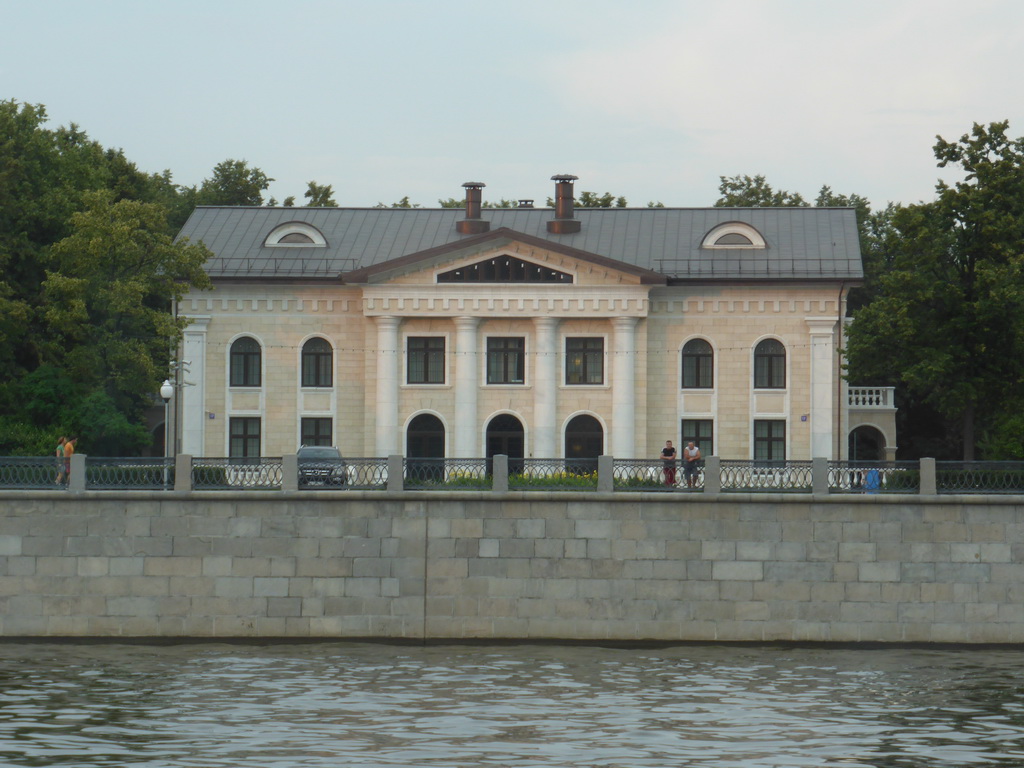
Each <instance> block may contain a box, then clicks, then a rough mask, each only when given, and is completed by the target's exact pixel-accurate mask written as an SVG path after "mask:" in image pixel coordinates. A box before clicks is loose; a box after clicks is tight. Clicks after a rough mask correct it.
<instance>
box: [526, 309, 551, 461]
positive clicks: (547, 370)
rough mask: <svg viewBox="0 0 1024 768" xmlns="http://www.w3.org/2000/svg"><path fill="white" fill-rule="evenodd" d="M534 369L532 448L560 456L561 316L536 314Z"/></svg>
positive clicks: (538, 453)
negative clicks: (559, 320) (559, 359)
mask: <svg viewBox="0 0 1024 768" xmlns="http://www.w3.org/2000/svg"><path fill="white" fill-rule="evenodd" d="M533 324H534V328H535V329H536V338H535V339H534V348H535V350H534V355H533V359H534V360H535V361H536V363H535V365H534V370H533V451H532V452H527V455H528V456H530V455H532V456H534V457H535V458H539V459H550V458H554V457H555V456H557V448H558V424H557V422H556V419H557V417H558V318H557V317H535V318H534V320H533Z"/></svg>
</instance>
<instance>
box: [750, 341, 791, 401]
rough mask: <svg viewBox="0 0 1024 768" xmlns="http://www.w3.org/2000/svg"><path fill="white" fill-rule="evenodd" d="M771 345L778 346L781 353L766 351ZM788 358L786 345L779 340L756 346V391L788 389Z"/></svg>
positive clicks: (761, 342) (754, 382)
mask: <svg viewBox="0 0 1024 768" xmlns="http://www.w3.org/2000/svg"><path fill="white" fill-rule="evenodd" d="M770 344H778V345H779V348H780V349H781V351H780V352H775V351H764V350H765V348H766V347H767V345H770ZM787 357H788V354H787V350H786V345H785V344H783V343H782V341H780V340H779V339H776V338H774V337H772V338H767V339H761V341H759V342H757V344H756V345H755V346H754V376H753V378H754V381H753V384H754V389H786V363H787V360H786V358H787ZM776 380H778V383H776Z"/></svg>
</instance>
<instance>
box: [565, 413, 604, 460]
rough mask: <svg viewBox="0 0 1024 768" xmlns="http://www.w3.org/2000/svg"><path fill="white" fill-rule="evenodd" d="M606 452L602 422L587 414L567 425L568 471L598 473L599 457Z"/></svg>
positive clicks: (575, 418) (566, 449)
mask: <svg viewBox="0 0 1024 768" xmlns="http://www.w3.org/2000/svg"><path fill="white" fill-rule="evenodd" d="M603 451H604V429H603V428H602V427H601V422H599V421H598V420H597V419H595V418H594V417H593V416H588V415H586V414H583V415H580V416H576V417H574V418H573V419H572V420H570V421H569V423H568V424H566V425H565V458H566V462H565V463H566V470H567V471H569V472H579V473H580V474H589V473H590V472H596V471H597V457H598V456H600V455H601V453H602V452H603Z"/></svg>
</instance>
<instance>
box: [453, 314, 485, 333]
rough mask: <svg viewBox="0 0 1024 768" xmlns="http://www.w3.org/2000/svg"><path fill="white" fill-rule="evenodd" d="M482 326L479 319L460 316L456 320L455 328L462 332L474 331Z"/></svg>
mask: <svg viewBox="0 0 1024 768" xmlns="http://www.w3.org/2000/svg"><path fill="white" fill-rule="evenodd" d="M479 326H480V318H479V317H471V316H469V315H459V316H458V317H456V318H455V327H456V328H458V329H459V330H460V331H462V330H465V331H472V330H474V329H475V328H478V327H479Z"/></svg>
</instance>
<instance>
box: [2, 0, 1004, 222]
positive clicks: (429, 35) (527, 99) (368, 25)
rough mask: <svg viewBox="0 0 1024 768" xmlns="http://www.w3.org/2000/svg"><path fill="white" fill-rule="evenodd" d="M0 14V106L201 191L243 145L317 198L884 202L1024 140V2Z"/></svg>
mask: <svg viewBox="0 0 1024 768" xmlns="http://www.w3.org/2000/svg"><path fill="white" fill-rule="evenodd" d="M0 27H2V28H4V30H5V34H4V41H3V44H2V45H0V99H14V100H16V101H19V102H26V103H32V104H43V105H45V107H46V110H47V114H48V115H49V118H50V125H51V127H56V126H58V125H68V124H70V123H72V122H73V123H76V124H77V125H78V126H79V127H81V128H82V129H84V130H85V131H86V132H87V133H88V134H89V136H90V137H91V138H93V139H94V140H96V141H98V142H100V143H101V144H103V145H104V146H106V147H116V148H121V149H123V150H124V152H125V155H126V156H127V157H128V158H129V159H130V160H132V161H133V162H135V163H136V165H138V167H139V168H140V169H142V170H144V171H147V172H160V171H163V170H164V169H169V170H170V171H171V173H172V174H173V178H174V180H175V181H176V182H177V183H179V184H183V185H186V186H192V185H198V184H201V183H202V180H203V179H204V178H206V177H208V176H210V174H211V171H212V169H213V167H214V166H215V165H216V164H217V163H219V162H221V161H222V160H225V159H228V158H232V159H244V160H246V161H247V162H248V163H249V164H250V165H252V166H255V167H257V168H260V169H262V170H263V171H264V172H265V173H266V174H267V175H269V176H271V177H273V178H274V179H275V181H274V182H273V184H272V185H271V187H270V190H269V193H268V194H269V195H273V196H274V197H276V198H277V199H278V200H282V199H283V198H285V197H287V196H288V195H295V196H296V198H297V199H298V201H299V204H301V201H302V195H303V192H305V190H306V188H307V185H308V182H309V181H311V180H314V181H316V182H317V183H319V184H330V185H332V186H333V189H334V195H335V198H336V200H337V202H338V203H339V204H340V205H342V206H372V205H375V204H377V203H379V202H384V203H388V204H390V203H392V202H395V201H397V200H399V199H401V198H402V197H404V196H409V198H410V199H411V201H412V202H414V203H419V204H422V205H423V206H424V207H431V206H436V205H437V201H438V199H441V198H449V197H456V198H461V197H462V195H463V190H462V184H463V182H467V181H475V182H483V183H485V184H486V185H487V186H486V188H485V189H484V191H483V192H484V199H485V200H497V199H500V198H508V199H520V198H532V199H535V200H536V201H537V203H538V204H543V203H544V201H545V200H546V199H547V198H548V197H550V196H553V193H554V182H552V181H550V178H551V176H553V175H555V174H565V173H570V174H574V175H576V176H578V177H579V181H578V182H577V186H576V190H577V192H580V191H583V190H586V191H591V192H597V193H604V192H612V193H613V194H615V195H617V196H618V195H622V196H625V197H626V198H627V200H628V201H629V204H630V205H638V206H643V205H646V204H647V203H648V202H649V201H659V202H662V203H664V204H665V205H667V206H684V207H685V206H696V207H700V206H708V205H712V204H713V203H714V201H715V200H716V199H717V198H718V196H719V193H718V187H719V183H720V177H722V176H738V175H751V176H753V175H757V174H763V175H764V176H765V177H766V178H767V180H768V183H769V184H771V185H772V186H773V187H775V188H776V189H785V190H789V191H791V192H799V193H801V194H802V195H804V197H807V198H809V199H812V200H813V198H814V197H815V196H816V195H817V192H818V190H819V189H820V188H821V187H822V186H823V185H828V186H830V187H831V188H832V190H833V191H834V192H836V193H840V194H854V193H855V194H859V195H862V196H864V197H866V198H868V200H870V201H871V203H872V205H873V206H874V207H876V208H878V207H883V206H884V205H885V204H886V203H887V202H889V201H893V202H900V203H914V202H918V201H921V200H931V199H933V197H934V190H935V184H936V181H937V180H938V179H939V178H944V179H947V180H955V179H956V177H955V175H954V172H953V171H952V170H951V169H945V170H943V169H939V168H937V167H936V161H935V158H934V154H933V151H932V147H933V145H934V144H935V137H936V136H942V137H943V138H944V139H946V140H955V139H957V138H959V137H960V136H962V135H963V134H965V133H968V132H969V131H970V130H971V127H972V125H973V124H974V123H984V124H987V123H990V122H994V121H1002V120H1009V121H1010V129H1009V133H1010V135H1011V136H1012V137H1015V138H1016V137H1019V136H1024V83H1022V79H1024V78H1022V74H1024V2H1021V0H858V2H842V3H840V2H835V1H834V0H633V1H632V2H628V3H627V2H625V1H624V0H617V1H616V0H564V1H562V0H544V2H539V1H537V0H517V2H514V3H495V2H486V1H485V0H474V1H473V2H468V1H463V0H429V1H428V0H360V1H358V2H357V1H356V0H289V2H280V1H272V0H245V1H244V2H238V1H236V0H162V2H157V1H156V0H88V1H86V0H31V1H30V0H0ZM0 139H2V137H0Z"/></svg>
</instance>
